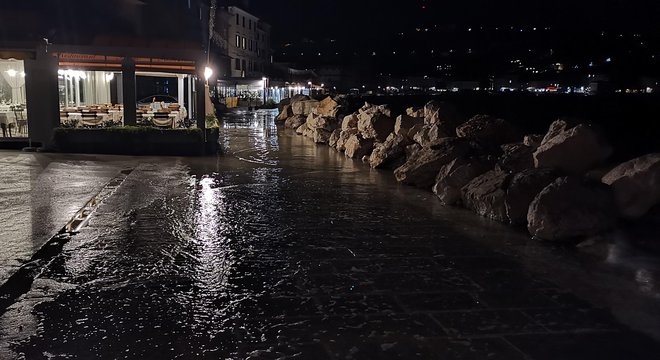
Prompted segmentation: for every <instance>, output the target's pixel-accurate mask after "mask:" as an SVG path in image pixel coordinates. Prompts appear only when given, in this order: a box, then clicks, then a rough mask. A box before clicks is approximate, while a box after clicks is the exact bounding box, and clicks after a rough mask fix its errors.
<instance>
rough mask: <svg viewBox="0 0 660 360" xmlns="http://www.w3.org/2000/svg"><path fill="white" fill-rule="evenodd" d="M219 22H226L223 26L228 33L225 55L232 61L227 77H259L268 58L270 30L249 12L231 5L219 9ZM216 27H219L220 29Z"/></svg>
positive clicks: (263, 71) (262, 74) (262, 73)
mask: <svg viewBox="0 0 660 360" xmlns="http://www.w3.org/2000/svg"><path fill="white" fill-rule="evenodd" d="M218 11H219V12H224V13H226V15H219V16H218V17H217V18H218V19H225V21H226V22H227V23H226V24H223V25H224V26H225V27H226V34H227V41H228V47H227V56H228V57H229V59H230V62H231V71H228V72H227V73H228V74H229V75H230V77H233V78H240V77H247V78H261V77H262V76H264V73H265V69H266V67H267V65H268V63H269V59H270V27H269V26H268V25H267V24H264V23H262V22H261V21H260V20H259V18H258V17H256V16H254V15H252V14H250V13H249V12H247V11H245V10H243V9H241V8H238V7H235V6H230V7H228V8H221V9H219V10H218ZM223 25H219V26H223Z"/></svg>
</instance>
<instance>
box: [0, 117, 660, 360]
mask: <svg viewBox="0 0 660 360" xmlns="http://www.w3.org/2000/svg"><path fill="white" fill-rule="evenodd" d="M223 141H224V142H225V147H226V148H227V153H226V155H225V156H223V157H220V158H218V159H176V158H159V159H131V158H124V160H122V162H121V165H122V167H125V166H130V167H131V168H132V169H134V170H133V172H132V173H131V174H130V175H129V176H128V178H127V179H126V181H125V182H124V183H123V185H121V187H120V188H119V189H118V190H117V192H116V193H115V194H114V195H112V196H111V197H110V198H109V199H108V200H107V201H106V202H105V203H104V204H102V205H101V207H100V208H99V210H98V212H97V213H96V214H95V215H94V216H93V217H92V219H91V221H90V224H89V226H88V227H86V228H85V229H83V231H82V232H81V233H80V234H79V235H77V236H74V237H73V238H72V239H71V240H70V242H69V243H67V245H66V246H65V248H64V250H63V252H62V253H61V254H60V255H58V256H56V257H55V258H53V260H52V261H51V262H50V263H49V264H48V265H47V266H45V267H44V269H43V272H42V273H41V274H40V275H39V276H38V278H36V279H35V281H34V283H33V284H32V287H31V289H30V291H28V292H27V293H26V294H25V295H24V296H22V297H21V298H20V299H19V300H18V301H17V302H16V303H15V304H14V305H12V306H11V307H10V308H9V309H8V310H7V311H6V312H5V313H4V314H3V315H2V317H0V335H1V336H0V339H1V340H0V358H13V357H20V356H24V357H25V358H27V359H46V358H49V359H52V358H56V359H58V358H80V359H89V358H108V359H116V358H126V359H171V358H172V359H173V358H180V359H225V358H228V359H245V358H250V359H279V358H298V359H506V360H512V359H536V360H543V359H552V360H556V359H581V360H582V359H656V358H657V356H658V354H660V347H659V346H658V345H657V343H655V342H654V341H653V340H651V339H650V338H649V337H647V336H645V335H642V334H640V333H638V332H635V331H632V330H630V329H629V328H628V327H627V326H625V325H622V323H621V322H620V321H619V320H617V319H616V318H615V317H614V316H613V315H612V313H611V312H610V311H609V310H607V309H601V308H598V307H596V306H594V305H592V304H591V303H589V302H587V301H585V300H583V299H582V296H581V295H580V296H578V295H576V291H574V288H575V287H574V286H567V285H566V283H567V281H564V280H562V279H561V276H556V275H561V270H557V271H555V269H557V268H565V269H569V270H571V271H574V272H573V274H574V275H575V276H576V277H580V276H582V275H584V276H585V278H584V279H585V280H587V281H588V279H589V278H588V276H589V274H588V272H587V271H584V270H579V269H580V268H578V270H575V268H574V267H575V262H574V261H573V260H571V259H572V257H571V256H570V255H569V254H571V253H572V252H573V251H572V250H571V251H566V254H565V255H566V260H565V261H564V260H558V259H561V258H559V257H556V256H553V255H552V252H549V253H548V254H546V251H545V250H544V246H542V247H538V246H530V245H529V243H528V242H527V240H526V237H525V236H523V235H521V234H520V233H518V232H515V231H511V230H510V229H507V228H505V227H503V226H500V225H497V224H494V223H490V222H488V221H486V220H482V219H479V218H476V217H475V216H473V215H471V214H469V213H467V212H463V211H458V210H454V209H447V208H443V207H439V206H436V205H434V204H436V203H437V202H435V200H434V199H433V198H432V196H431V194H428V193H425V192H423V191H419V190H417V189H414V188H409V187H405V186H399V185H398V184H396V183H395V182H394V180H393V179H392V178H391V174H388V173H385V172H378V171H370V170H369V169H368V168H367V167H366V166H364V165H363V164H361V163H358V162H355V161H353V160H350V159H345V158H343V157H342V156H338V155H337V154H336V153H334V152H332V151H331V150H330V149H328V148H327V147H317V146H315V145H314V144H311V142H310V141H308V140H307V139H304V138H302V137H298V136H295V135H291V134H287V133H284V132H281V131H279V132H278V130H277V129H276V128H275V127H274V125H273V123H272V115H268V114H266V113H257V114H255V113H244V114H239V115H238V116H237V117H236V118H233V119H231V120H230V121H228V122H227V123H226V128H225V129H224V130H223ZM99 165H100V166H101V167H104V166H103V161H102V160H99ZM62 181H64V180H62ZM531 259H534V260H533V261H532V260H531ZM545 263H551V264H554V265H547V266H546V265H543V264H545ZM591 270H593V268H591ZM569 282H570V281H569ZM572 283H573V284H581V282H580V279H574V280H573V282H572ZM604 286H605V285H604ZM607 286H610V285H609V284H608V285H607ZM577 287H578V288H579V286H577ZM613 291H614V290H613ZM577 292H579V291H577ZM653 294H654V293H653V292H652V291H651V292H650V293H648V295H644V294H641V293H638V292H630V296H631V297H639V298H640V299H641V298H644V299H646V298H645V297H644V296H648V297H649V299H650V300H649V301H655V302H652V303H653V304H657V299H653V297H652V296H653ZM645 304H646V303H645ZM644 311H646V313H650V312H651V311H650V310H648V309H647V310H644Z"/></svg>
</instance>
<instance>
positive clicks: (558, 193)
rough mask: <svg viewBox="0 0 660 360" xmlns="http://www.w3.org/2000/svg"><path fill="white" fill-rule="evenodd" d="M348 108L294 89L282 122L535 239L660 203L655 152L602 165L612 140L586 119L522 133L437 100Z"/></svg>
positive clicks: (599, 229) (601, 225) (578, 232)
mask: <svg viewBox="0 0 660 360" xmlns="http://www.w3.org/2000/svg"><path fill="white" fill-rule="evenodd" d="M346 112H347V109H346V106H345V105H344V104H342V99H341V98H334V99H333V98H329V97H328V98H326V99H324V100H322V101H315V100H311V99H309V98H307V97H302V96H298V97H296V98H294V99H292V100H291V102H290V104H289V105H286V106H284V107H283V109H282V110H281V113H280V117H279V118H278V119H279V120H280V121H283V122H284V125H285V126H286V127H288V128H292V129H295V130H296V132H297V133H298V134H302V135H304V136H308V137H310V138H312V139H313V140H314V141H315V142H316V143H319V144H328V145H329V146H331V147H332V148H334V149H336V150H337V151H340V152H343V153H344V154H345V155H346V156H348V157H351V158H355V159H361V160H362V161H364V162H368V163H369V165H370V166H371V167H372V168H377V169H387V170H392V171H393V172H394V176H395V177H396V179H397V180H398V181H399V182H401V183H404V184H408V185H412V186H417V187H420V188H424V189H427V190H430V191H433V192H434V193H435V194H436V195H437V196H438V199H439V201H440V202H441V203H442V204H444V205H446V206H463V207H465V208H467V209H470V210H472V211H474V212H475V213H477V214H479V215H481V216H484V217H488V218H490V219H493V220H496V221H500V222H504V223H507V224H511V225H513V226H520V227H524V228H526V229H527V231H529V233H530V234H531V235H532V237H534V238H537V239H540V240H545V241H552V242H578V241H580V240H583V239H586V238H589V237H592V236H594V235H598V234H601V233H604V232H607V231H609V230H612V229H615V228H616V227H617V226H618V225H619V224H620V222H621V220H624V221H625V222H631V221H632V222H634V221H637V220H638V219H640V218H643V217H644V216H645V215H646V214H647V213H648V212H654V211H655V210H656V209H658V208H660V154H649V155H646V156H642V157H639V158H636V159H632V160H630V161H627V162H625V163H623V164H620V165H618V166H616V167H614V168H611V166H610V167H608V166H607V164H608V163H607V161H608V159H609V158H610V156H611V155H612V152H613V150H612V146H611V145H610V144H609V142H608V140H607V139H606V138H605V137H604V136H603V135H602V133H601V132H600V131H599V130H598V128H597V127H595V126H593V125H591V124H589V123H587V122H584V121H580V120H577V119H559V120H556V121H555V122H553V123H552V124H551V125H550V127H549V129H548V131H547V133H546V134H524V133H523V132H522V131H521V130H520V129H518V128H516V127H515V126H514V125H512V124H510V123H509V122H507V121H506V120H503V119H499V118H496V117H492V116H488V115H477V116H474V117H472V118H471V119H464V118H463V117H461V115H460V114H459V113H458V112H457V111H456V109H455V108H454V107H453V106H451V105H450V104H446V103H441V102H436V101H431V102H429V103H428V104H426V105H425V106H424V107H422V108H409V109H407V110H406V113H405V114H401V115H398V116H395V115H394V114H392V112H391V111H390V109H389V108H388V106H387V105H372V104H368V103H366V104H364V106H362V107H361V108H360V109H358V111H356V112H353V113H346ZM609 168H611V170H610V171H603V169H609Z"/></svg>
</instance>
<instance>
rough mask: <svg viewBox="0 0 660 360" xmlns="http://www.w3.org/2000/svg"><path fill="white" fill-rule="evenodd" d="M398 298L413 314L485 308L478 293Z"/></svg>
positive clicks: (426, 294)
mask: <svg viewBox="0 0 660 360" xmlns="http://www.w3.org/2000/svg"><path fill="white" fill-rule="evenodd" d="M397 297H398V298H399V300H400V302H401V304H402V305H403V306H404V307H405V308H406V309H408V310H409V311H412V312H421V311H429V312H434V311H447V310H471V309H482V308H484V307H485V304H484V303H483V302H482V301H481V300H479V296H478V295H477V294H476V293H468V292H442V293H409V294H399V295H397Z"/></svg>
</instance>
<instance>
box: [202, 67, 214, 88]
mask: <svg viewBox="0 0 660 360" xmlns="http://www.w3.org/2000/svg"><path fill="white" fill-rule="evenodd" d="M211 76H213V69H211V68H210V67H208V66H207V67H205V68H204V80H206V84H207V85H208V83H209V79H210V78H211Z"/></svg>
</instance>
